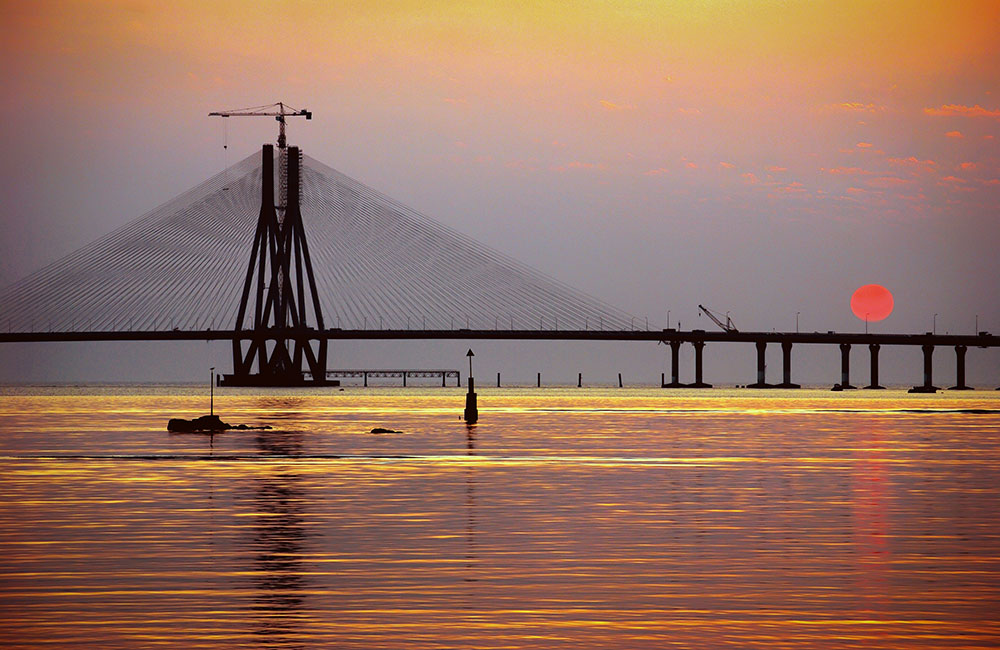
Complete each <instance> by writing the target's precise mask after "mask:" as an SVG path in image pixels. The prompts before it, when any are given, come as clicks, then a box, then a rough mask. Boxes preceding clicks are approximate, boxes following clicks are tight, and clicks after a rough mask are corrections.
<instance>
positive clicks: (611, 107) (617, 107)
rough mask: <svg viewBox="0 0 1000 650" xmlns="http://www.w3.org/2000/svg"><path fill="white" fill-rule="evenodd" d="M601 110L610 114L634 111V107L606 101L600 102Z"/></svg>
mask: <svg viewBox="0 0 1000 650" xmlns="http://www.w3.org/2000/svg"><path fill="white" fill-rule="evenodd" d="M601 108H603V109H604V110H606V111H610V112H616V111H634V110H635V106H633V105H632V104H616V103H614V102H609V101H608V100H606V99H602V100H601Z"/></svg>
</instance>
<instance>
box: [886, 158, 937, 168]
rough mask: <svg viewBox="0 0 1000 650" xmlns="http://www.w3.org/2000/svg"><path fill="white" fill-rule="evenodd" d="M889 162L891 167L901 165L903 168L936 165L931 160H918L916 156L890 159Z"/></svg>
mask: <svg viewBox="0 0 1000 650" xmlns="http://www.w3.org/2000/svg"><path fill="white" fill-rule="evenodd" d="M889 162H890V163H892V164H893V165H901V166H903V167H924V168H929V167H935V166H937V163H936V162H934V161H933V160H931V159H929V158H928V159H927V160H920V159H919V158H917V157H916V156H910V157H909V158H890V159H889Z"/></svg>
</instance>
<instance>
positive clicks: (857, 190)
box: [847, 187, 868, 194]
mask: <svg viewBox="0 0 1000 650" xmlns="http://www.w3.org/2000/svg"><path fill="white" fill-rule="evenodd" d="M847 193H848V194H867V193H868V190H866V189H864V188H861V187H848V188H847Z"/></svg>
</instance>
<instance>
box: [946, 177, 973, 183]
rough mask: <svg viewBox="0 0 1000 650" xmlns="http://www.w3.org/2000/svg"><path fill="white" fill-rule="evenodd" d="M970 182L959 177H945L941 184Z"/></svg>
mask: <svg viewBox="0 0 1000 650" xmlns="http://www.w3.org/2000/svg"><path fill="white" fill-rule="evenodd" d="M968 182H969V181H967V180H965V179H964V178H959V177H958V176H944V177H942V178H941V183H968Z"/></svg>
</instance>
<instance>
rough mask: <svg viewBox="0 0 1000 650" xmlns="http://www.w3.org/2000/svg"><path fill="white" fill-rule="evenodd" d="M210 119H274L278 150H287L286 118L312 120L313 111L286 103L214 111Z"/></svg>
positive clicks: (210, 114)
mask: <svg viewBox="0 0 1000 650" xmlns="http://www.w3.org/2000/svg"><path fill="white" fill-rule="evenodd" d="M208 116H209V117H274V119H275V120H277V122H278V148H279V149H284V148H285V142H286V141H285V118H286V117H304V118H306V119H307V120H311V119H312V116H313V114H312V111H307V110H306V109H304V108H303V109H302V110H297V109H294V108H292V107H291V106H288V105H287V104H285V103H284V102H278V103H277V104H267V105H266V106H250V107H248V108H236V109H233V110H231V111H213V112H211V113H209V114H208Z"/></svg>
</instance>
